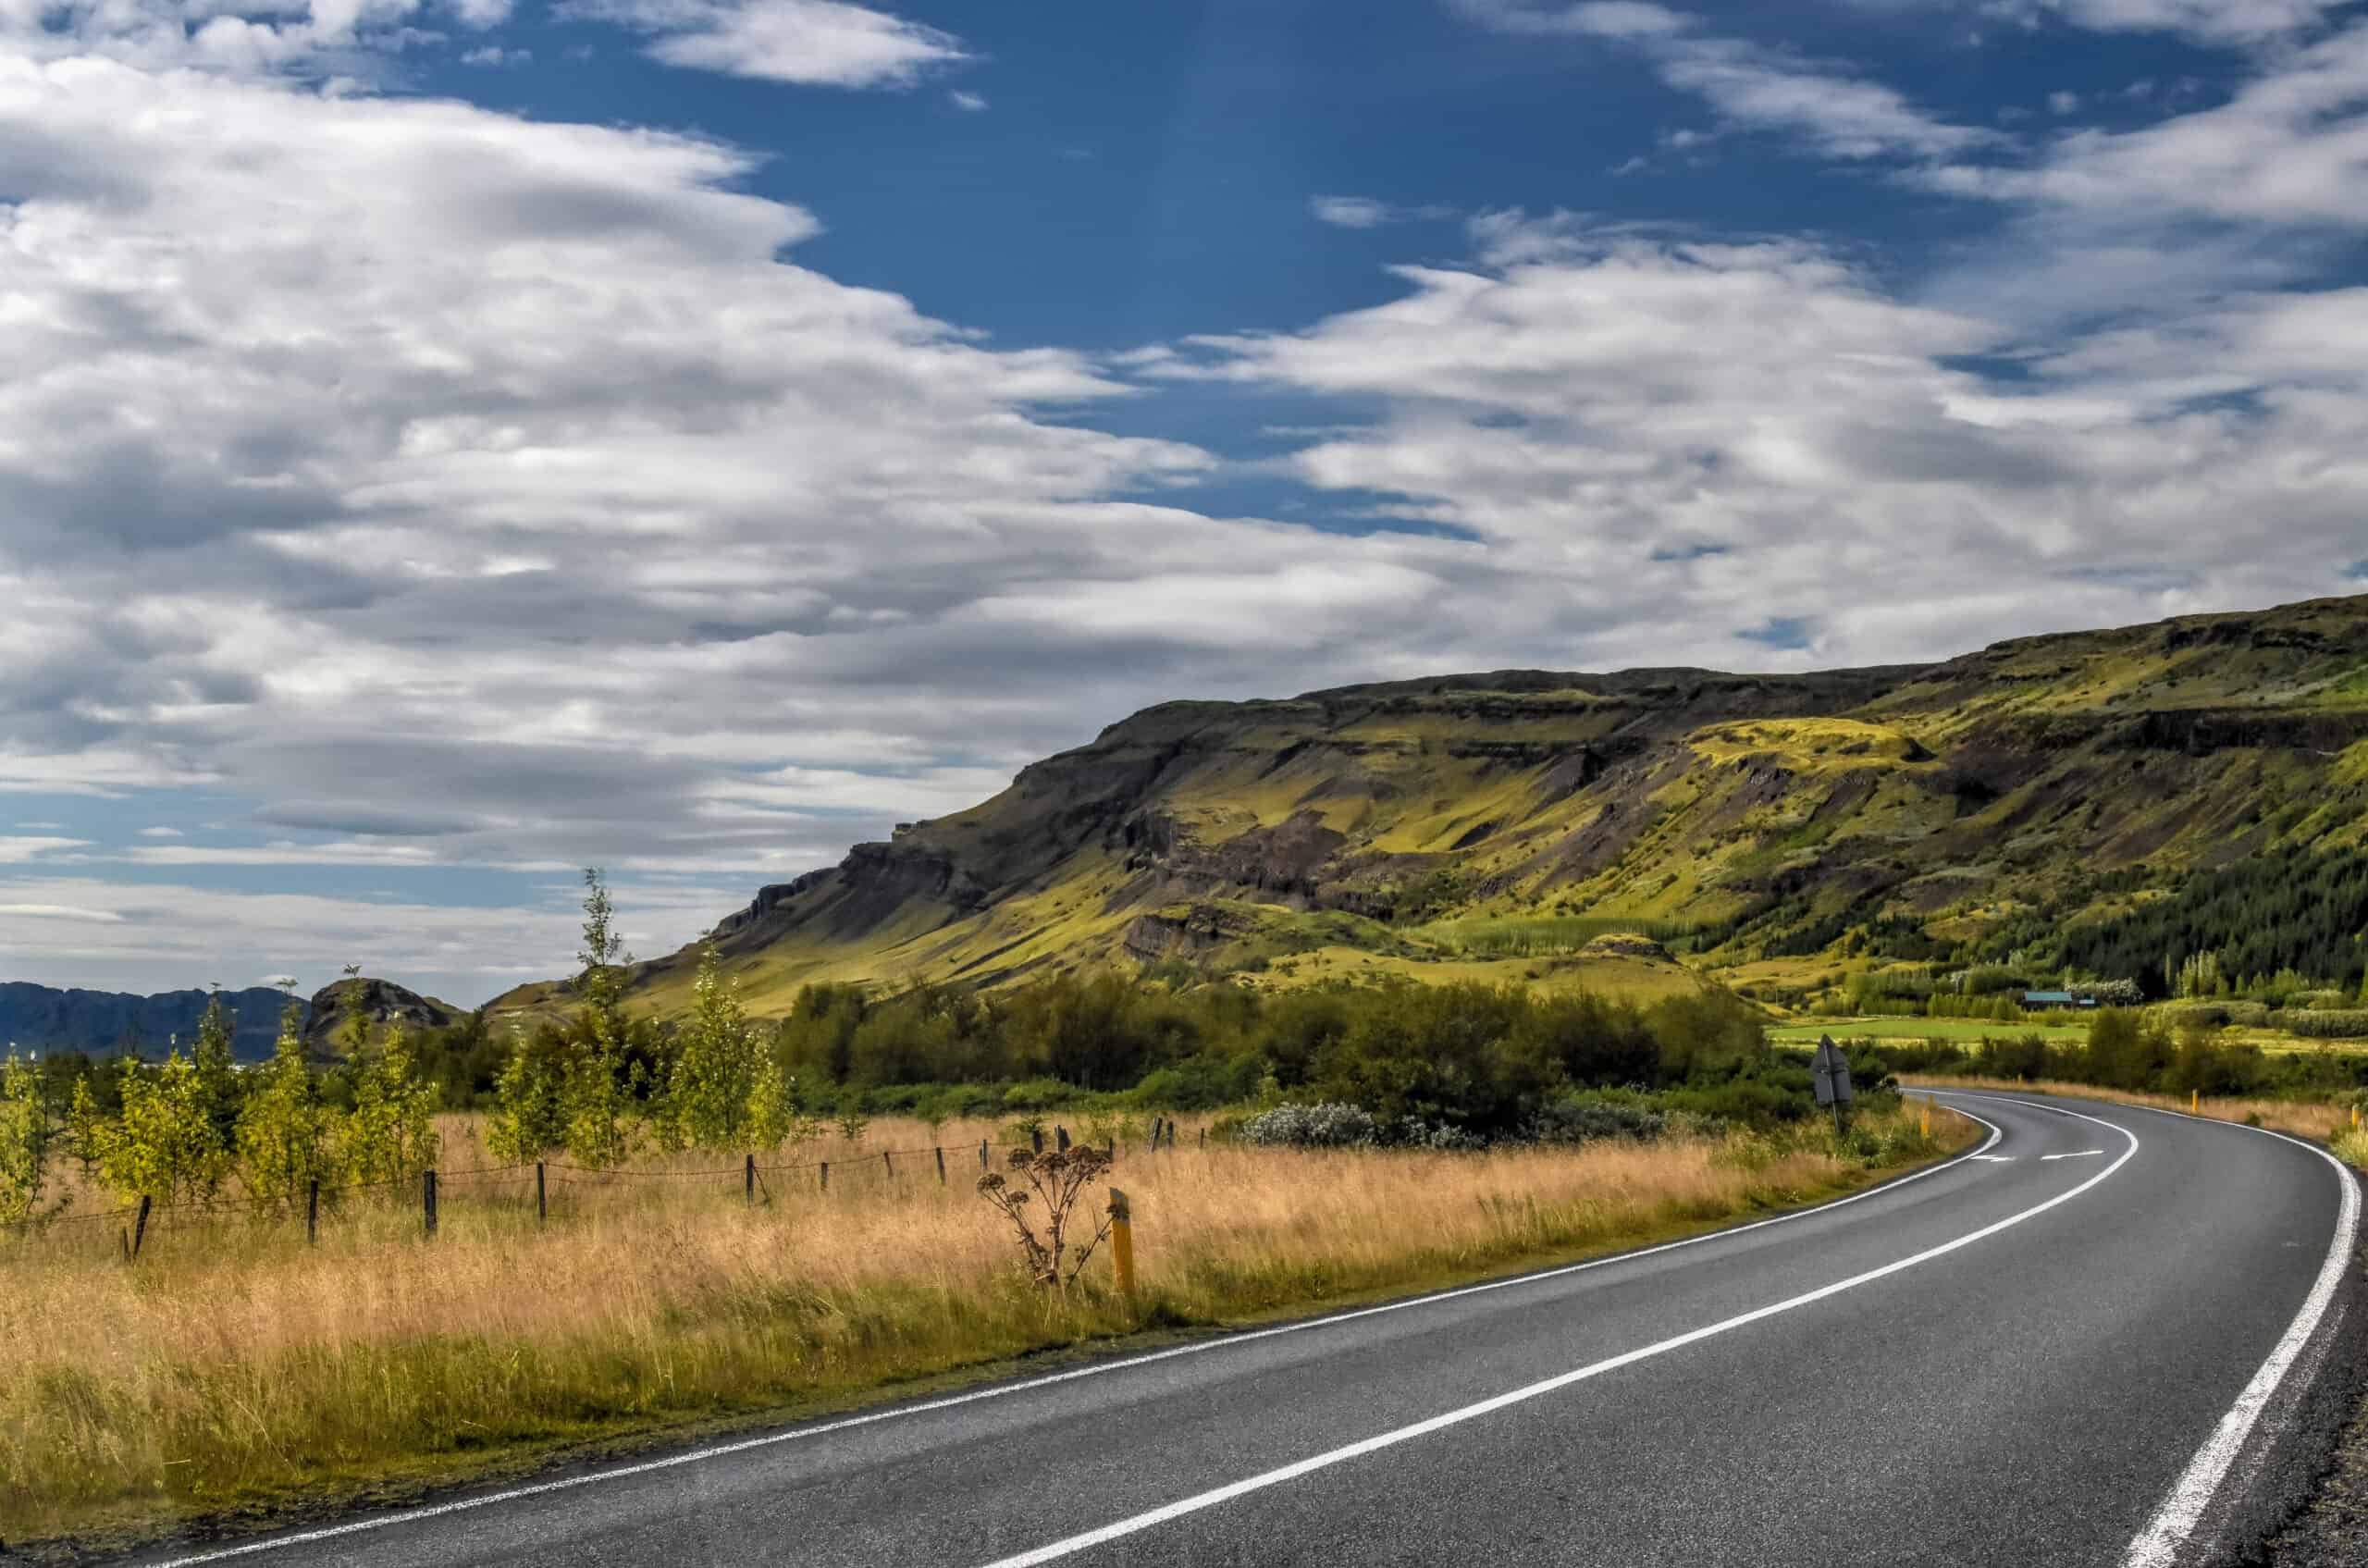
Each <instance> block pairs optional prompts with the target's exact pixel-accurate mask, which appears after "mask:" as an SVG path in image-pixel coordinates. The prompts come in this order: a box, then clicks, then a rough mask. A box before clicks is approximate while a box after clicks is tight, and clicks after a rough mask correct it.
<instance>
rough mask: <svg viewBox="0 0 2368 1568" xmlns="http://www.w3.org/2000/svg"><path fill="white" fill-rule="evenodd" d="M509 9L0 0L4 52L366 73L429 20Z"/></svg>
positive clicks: (343, 1)
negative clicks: (8, 0)
mask: <svg viewBox="0 0 2368 1568" xmlns="http://www.w3.org/2000/svg"><path fill="white" fill-rule="evenodd" d="M509 15H510V0H309V3H307V0H64V3H63V4H44V3H41V0H17V3H15V4H0V51H5V52H6V53H7V54H10V55H16V56H23V57H28V58H34V59H65V58H71V57H74V56H83V55H99V56H105V57H108V58H111V59H116V60H121V61H124V62H126V63H129V64H132V65H137V66H141V67H143V68H151V69H168V68H183V67H185V68H197V69H203V70H214V71H227V72H236V73H247V74H255V73H269V72H277V71H300V72H304V73H307V74H313V75H319V76H327V75H330V74H334V73H346V74H350V75H362V76H368V75H371V74H374V73H375V71H376V62H375V61H374V60H373V59H372V58H371V57H370V56H371V54H372V52H374V51H380V50H400V49H401V48H403V47H405V46H406V45H407V44H409V43H412V42H413V41H415V40H416V39H418V38H420V37H425V36H432V34H429V33H425V32H423V31H422V30H421V28H420V26H419V24H420V23H422V22H424V21H425V22H435V23H450V24H452V25H456V26H459V27H461V28H462V29H464V30H466V31H473V32H474V31H485V30H487V29H488V28H492V27H497V26H499V25H500V23H501V22H503V21H504V20H506V19H508V17H509ZM496 52H497V53H499V51H496Z"/></svg>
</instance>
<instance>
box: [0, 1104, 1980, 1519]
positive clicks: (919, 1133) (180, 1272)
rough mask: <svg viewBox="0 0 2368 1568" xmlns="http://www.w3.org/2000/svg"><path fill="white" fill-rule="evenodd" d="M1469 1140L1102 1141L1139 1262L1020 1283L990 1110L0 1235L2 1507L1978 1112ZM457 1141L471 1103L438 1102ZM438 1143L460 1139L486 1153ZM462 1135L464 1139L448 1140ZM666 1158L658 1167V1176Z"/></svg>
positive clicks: (1090, 1310) (478, 1463)
mask: <svg viewBox="0 0 2368 1568" xmlns="http://www.w3.org/2000/svg"><path fill="white" fill-rule="evenodd" d="M1916 1117H1917V1112H1916V1110H1915V1109H1914V1108H1906V1107H1903V1108H1898V1109H1893V1110H1890V1111H1886V1112H1881V1113H1875V1114H1870V1115H1868V1116H1865V1117H1861V1120H1860V1125H1859V1127H1858V1128H1857V1129H1856V1130H1854V1136H1853V1139H1852V1141H1851V1142H1850V1144H1849V1145H1847V1146H1837V1144H1836V1142H1835V1141H1834V1140H1833V1139H1832V1138H1831V1137H1830V1136H1828V1135H1825V1134H1822V1133H1819V1132H1816V1131H1814V1130H1808V1129H1804V1130H1801V1131H1799V1132H1797V1133H1794V1134H1791V1135H1784V1136H1772V1137H1770V1136H1750V1135H1735V1136H1730V1137H1726V1138H1721V1139H1714V1140H1698V1141H1673V1142H1662V1143H1655V1144H1633V1143H1617V1144H1613V1143H1596V1144H1589V1145H1585V1146H1583V1147H1577V1148H1553V1149H1526V1150H1517V1151H1504V1152H1499V1153H1491V1154H1478V1155H1474V1154H1429V1153H1375V1152H1370V1151H1337V1152H1294V1151H1280V1150H1252V1149H1237V1148H1227V1147H1212V1148H1210V1149H1207V1150H1201V1149H1197V1148H1193V1147H1191V1146H1190V1134H1187V1140H1188V1142H1187V1146H1185V1147H1183V1148H1179V1149H1177V1150H1174V1151H1163V1152H1162V1153H1160V1154H1157V1155H1155V1156H1154V1155H1150V1154H1144V1153H1142V1152H1141V1151H1137V1152H1135V1153H1133V1154H1129V1155H1127V1156H1126V1157H1125V1158H1124V1159H1123V1160H1122V1162H1121V1164H1120V1166H1119V1167H1118V1172H1117V1176H1116V1179H1117V1180H1118V1181H1119V1182H1121V1183H1122V1184H1123V1185H1124V1186H1125V1187H1126V1189H1127V1191H1128V1193H1129V1197H1130V1199H1131V1200H1132V1203H1133V1207H1134V1213H1135V1216H1136V1237H1137V1250H1138V1254H1139V1257H1140V1259H1141V1270H1142V1287H1143V1288H1142V1290H1141V1292H1140V1294H1139V1296H1138V1298H1137V1299H1136V1300H1135V1301H1134V1302H1132V1303H1129V1302H1127V1301H1124V1300H1122V1299H1120V1298H1119V1297H1118V1296H1117V1295H1116V1293H1115V1292H1114V1291H1113V1290H1110V1289H1109V1288H1108V1287H1107V1283H1106V1276H1104V1274H1103V1273H1102V1270H1101V1267H1100V1266H1099V1264H1098V1263H1097V1266H1096V1267H1095V1269H1094V1271H1093V1272H1092V1274H1091V1275H1089V1277H1088V1278H1087V1280H1086V1281H1085V1282H1084V1283H1083V1284H1081V1285H1080V1287H1079V1288H1078V1289H1077V1290H1073V1291H1071V1292H1070V1293H1068V1294H1067V1295H1066V1296H1061V1295H1055V1294H1048V1293H1046V1292H1044V1291H1042V1290H1038V1289H1036V1288H1034V1287H1032V1286H1030V1285H1029V1284H1028V1283H1026V1282H1025V1280H1024V1279H1023V1278H1021V1277H1020V1275H1019V1274H1018V1270H1017V1268H1016V1267H1015V1266H1014V1260H1013V1255H1012V1253H1011V1250H1010V1247H1009V1243H1008V1241H1007V1239H1006V1238H1005V1236H1004V1235H1003V1234H1001V1233H999V1232H998V1230H997V1228H996V1225H995V1223H994V1220H995V1216H993V1214H992V1212H991V1211H990V1210H989V1209H988V1208H987V1206H986V1205H985V1204H982V1203H981V1202H980V1201H979V1199H978V1198H977V1196H976V1195H975V1194H974V1193H973V1192H972V1191H970V1186H971V1182H972V1181H973V1180H974V1179H975V1176H976V1166H977V1159H976V1154H975V1152H974V1151H975V1149H976V1146H977V1142H978V1139H979V1138H980V1137H981V1135H982V1130H981V1129H980V1128H977V1127H959V1126H957V1127H949V1128H946V1129H944V1130H942V1131H939V1132H937V1133H936V1135H935V1136H934V1137H932V1136H931V1130H926V1129H923V1128H921V1127H920V1126H919V1124H914V1125H913V1126H910V1127H899V1126H895V1125H892V1124H885V1123H882V1124H875V1126H874V1128H873V1129H872V1130H871V1132H870V1136H869V1138H868V1139H867V1142H868V1144H869V1145H870V1146H871V1147H873V1148H878V1147H883V1146H885V1147H906V1146H910V1145H912V1144H915V1143H918V1144H920V1145H927V1144H930V1143H932V1142H942V1143H944V1144H945V1145H946V1146H947V1147H948V1148H949V1149H959V1148H961V1147H963V1145H964V1144H965V1143H967V1144H968V1149H969V1150H970V1151H973V1152H971V1153H969V1154H968V1157H967V1160H966V1159H964V1158H963V1156H960V1155H957V1156H956V1163H955V1165H954V1167H953V1168H952V1169H951V1171H950V1172H949V1174H950V1177H951V1179H950V1180H949V1181H948V1183H947V1184H946V1185H944V1186H941V1185H939V1183H938V1180H937V1177H936V1172H935V1169H934V1167H933V1162H931V1161H927V1160H907V1161H904V1162H901V1163H900V1164H899V1166H898V1167H897V1169H896V1170H895V1172H894V1174H893V1175H892V1174H889V1173H888V1172H886V1171H885V1170H884V1169H879V1168H876V1167H881V1165H882V1162H880V1161H879V1159H878V1157H877V1155H876V1154H874V1155H871V1156H870V1157H869V1159H868V1160H865V1159H864V1158H863V1156H862V1155H861V1154H860V1152H859V1151H856V1150H845V1151H842V1152H841V1153H839V1154H835V1155H831V1151H828V1150H823V1151H815V1152H819V1153H821V1154H826V1155H831V1157H833V1158H834V1159H836V1160H837V1161H838V1164H837V1166H836V1172H835V1174H834V1179H833V1184H832V1188H831V1190H830V1191H829V1192H828V1193H827V1195H826V1194H824V1193H823V1192H822V1191H820V1190H819V1186H813V1187H809V1186H806V1185H803V1184H802V1183H801V1184H800V1185H798V1186H796V1189H795V1190H787V1189H786V1184H783V1190H779V1191H775V1192H774V1194H773V1198H774V1201H773V1202H772V1203H771V1204H769V1205H759V1206H757V1207H753V1208H752V1207H749V1206H746V1205H745V1204H742V1203H741V1202H740V1199H739V1176H738V1173H737V1172H736V1171H735V1172H732V1173H730V1174H729V1176H728V1178H723V1177H715V1178H709V1177H697V1176H691V1175H688V1174H686V1173H688V1172H691V1171H695V1170H698V1169H701V1168H703V1167H713V1165H714V1163H715V1162H714V1161H713V1159H712V1156H709V1157H708V1158H706V1159H705V1160H701V1159H700V1158H699V1157H697V1156H691V1157H688V1158H686V1159H685V1160H681V1161H673V1162H651V1163H648V1164H647V1165H645V1166H643V1167H640V1174H641V1175H642V1176H643V1177H644V1178H645V1179H640V1180H621V1181H616V1182H612V1183H606V1184H597V1185H596V1184H584V1185H577V1186H571V1187H567V1188H563V1189H561V1190H559V1191H558V1192H557V1193H556V1194H555V1197H554V1202H553V1212H552V1217H551V1221H550V1224H549V1226H548V1227H544V1228H538V1227H537V1226H536V1223H535V1218H534V1210H533V1202H532V1196H531V1183H528V1184H525V1185H524V1186H523V1187H522V1185H521V1184H520V1183H519V1182H518V1181H517V1180H516V1179H514V1178H512V1179H507V1180H506V1181H505V1182H502V1183H494V1182H490V1181H480V1182H477V1183H475V1184H474V1185H473V1184H471V1183H468V1182H463V1181H458V1180H456V1181H454V1182H453V1183H451V1185H450V1187H449V1189H448V1190H447V1191H446V1192H445V1193H444V1194H443V1196H442V1202H441V1205H440V1206H441V1214H440V1216H439V1217H440V1228H439V1233H438V1236H437V1238H436V1239H435V1240H434V1241H424V1240H423V1239H422V1238H421V1237H420V1234H419V1230H420V1225H419V1219H418V1216H417V1215H416V1214H415V1213H414V1212H413V1210H412V1209H411V1208H410V1207H409V1206H408V1205H407V1204H406V1205H402V1206H391V1205H390V1206H387V1207H380V1208H357V1209H352V1210H350V1211H347V1212H344V1213H340V1214H337V1215H333V1216H327V1219H326V1220H325V1222H324V1225H323V1228H322V1235H321V1241H320V1242H319V1244H318V1245H316V1246H307V1245H306V1244H305V1243H304V1241H303V1239H302V1227H301V1225H289V1224H286V1223H278V1224H272V1225H262V1224H256V1223H253V1222H247V1221H238V1222H227V1221H219V1220H217V1221H213V1222H203V1223H196V1224H190V1225H164V1226H160V1227H159V1228H157V1229H155V1230H154V1231H153V1232H152V1233H151V1235H150V1237H149V1241H148V1245H147V1248H146V1250H145V1251H144V1252H143V1254H142V1258H141V1260H140V1261H139V1263H138V1264H137V1265H136V1266H127V1265H126V1264H125V1263H124V1262H123V1261H122V1259H121V1257H120V1255H119V1253H118V1251H117V1241H116V1239H115V1238H114V1236H113V1235H112V1233H111V1232H110V1233H107V1234H104V1235H102V1234H97V1233H96V1232H98V1231H102V1230H105V1229H106V1228H105V1227H87V1226H86V1227H77V1228H71V1229H56V1230H52V1231H50V1232H48V1233H46V1234H39V1235H34V1236H31V1237H28V1238H26V1239H23V1240H20V1241H16V1242H13V1243H10V1244H7V1245H5V1246H0V1342H5V1343H6V1344H8V1345H9V1346H11V1347H12V1351H11V1356H12V1361H13V1364H12V1365H11V1367H10V1369H9V1373H10V1375H9V1377H7V1378H6V1379H5V1380H0V1538H5V1539H6V1540H7V1541H9V1542H11V1543H12V1544H17V1543H21V1542H23V1541H24V1540H26V1539H27V1538H32V1539H43V1538H52V1539H54V1538H56V1537H68V1536H75V1537H84V1538H86V1539H87V1538H102V1537H103V1538H110V1539H115V1540H121V1539H125V1538H128V1537H138V1536H142V1535H153V1534H156V1533H161V1532H163V1531H166V1530H168V1529H172V1528H176V1527H179V1526H181V1525H186V1524H188V1523H190V1522H191V1521H198V1520H209V1521H215V1522H220V1521H223V1520H226V1519H235V1518H237V1517H240V1516H242V1515H243V1516H246V1517H250V1518H253V1517H258V1516H265V1515H269V1514H273V1513H277V1512H284V1511H286V1510H288V1509H290V1508H293V1507H301V1506H312V1507H319V1506H321V1505H323V1504H325V1503H329V1502H333V1501H336V1500H352V1499H356V1498H361V1497H364V1496H379V1497H384V1496H387V1495H389V1492H390V1489H391V1491H392V1492H394V1493H400V1492H401V1491H402V1490H404V1489H406V1488H409V1489H416V1488H422V1487H425V1486H428V1485H432V1484H436V1483H439V1482H446V1481H451V1480H456V1479H462V1478H467V1477H471V1476H475V1475H484V1474H487V1473H489V1472H493V1471H498V1470H500V1469H503V1468H514V1467H516V1466H518V1465H519V1464H521V1463H524V1462H529V1461H532V1460H534V1459H536V1458H538V1457H548V1456H549V1455H550V1454H552V1453H554V1452H556V1451H566V1450H571V1449H575V1450H580V1449H582V1448H584V1447H585V1446H586V1445H595V1444H598V1443H601V1442H603V1441H612V1440H614V1439H617V1438H620V1437H621V1436H623V1435H624V1434H630V1433H640V1434H645V1435H646V1434H648V1433H651V1432H678V1431H681V1430H683V1429H685V1428H686V1427H695V1426H712V1425H714V1424H717V1423H728V1422H732V1421H734V1420H739V1421H747V1420H753V1419H756V1418H759V1417H766V1418H775V1417H779V1416H782V1415H784V1414H801V1413H805V1412H808V1411H813V1410H818V1409H821V1408H827V1407H831V1406H833V1405H844V1404H845V1403H847V1402H851V1401H856V1400H857V1399H860V1398H863V1397H867V1396H870V1397H878V1396H880V1395H881V1394H882V1392H883V1391H890V1392H894V1393H905V1392H909V1391H912V1389H914V1387H915V1386H916V1385H917V1384H919V1383H922V1382H925V1381H927V1380H930V1379H939V1378H944V1377H947V1376H948V1375H958V1374H961V1373H963V1372H965V1371H966V1369H967V1370H968V1371H969V1372H971V1373H973V1374H975V1373H977V1372H979V1371H980V1370H981V1369H992V1368H994V1367H997V1366H999V1365H1002V1364H1008V1363H1009V1362H1010V1361H1011V1360H1013V1359H1014V1358H1018V1357H1020V1356H1025V1355H1031V1354H1037V1353H1041V1352H1052V1351H1058V1350H1062V1349H1067V1348H1075V1347H1079V1346H1090V1345H1094V1344H1102V1343H1108V1342H1112V1341H1115V1340H1118V1339H1120V1338H1122V1337H1125V1336H1129V1335H1136V1334H1141V1333H1145V1332H1155V1331H1160V1330H1170V1331H1172V1330H1178V1329H1183V1328H1190V1327H1203V1326H1215V1325H1225V1324H1233V1323H1240V1322H1242V1321H1244V1320H1247V1319H1252V1318H1256V1317H1258V1316H1261V1315H1279V1314H1285V1313H1292V1312H1300V1311H1305V1310H1308V1309H1311V1308H1316V1307H1322V1306H1326V1305H1334V1304H1339V1303H1346V1302H1350V1301H1354V1300H1358V1299H1365V1298H1372V1297H1375V1296H1380V1295H1388V1294H1400V1293H1404V1292H1408V1291H1412V1290H1421V1289H1425V1288H1428V1287H1432V1286H1437V1285H1442V1284H1447V1283H1451V1282H1457V1281H1462V1280H1467V1279H1471V1278H1480V1277H1485V1276H1486V1275H1490V1274H1495V1273H1502V1272H1506V1271H1508V1270H1511V1269H1515V1268H1518V1267H1522V1266H1530V1265H1535V1264H1537V1263H1541V1262H1544V1261H1548V1260H1552V1259H1559V1258H1564V1257H1570V1256H1573V1255H1583V1254H1585V1253H1599V1252H1604V1251H1610V1250H1614V1249H1617V1248H1620V1247H1623V1246H1628V1245H1632V1244H1634V1243H1636V1242H1639V1241H1650V1240H1656V1239H1659V1238H1663V1237H1667V1236H1671V1235H1675V1234H1681V1233H1684V1232H1688V1231H1694V1230H1700V1229H1705V1228H1711V1227H1713V1226H1716V1225H1719V1224H1721V1223H1725V1222H1728V1221H1732V1220H1734V1219H1737V1218H1741V1217H1744V1216H1749V1215H1752V1214H1755V1213H1759V1212H1764V1211H1767V1210H1770V1209H1774V1208H1781V1207H1784V1206H1789V1205H1793V1204H1803V1203H1808V1202H1813V1201H1816V1200H1818V1199H1820V1198H1825V1197H1830V1196H1832V1195H1835V1194H1837V1193H1839V1192H1842V1191H1847V1190H1850V1189H1852V1188H1855V1187H1858V1186H1863V1185H1865V1184H1866V1183H1867V1182H1869V1181H1871V1180H1873V1179H1877V1178H1878V1177H1879V1176H1880V1175H1881V1174H1884V1173H1886V1172H1889V1171H1892V1170H1895V1169H1898V1168H1902V1167H1906V1166H1908V1165H1912V1164H1915V1163H1918V1162H1919V1161H1922V1160H1925V1159H1928V1158H1930V1157H1931V1156H1933V1155H1935V1154H1939V1153H1942V1152H1943V1150H1944V1149H1946V1148H1953V1147H1959V1146H1962V1145H1963V1144H1964V1143H1965V1142H1969V1141H1970V1139H1971V1137H1972V1134H1973V1131H1974V1129H1973V1127H1972V1124H1971V1123H1969V1122H1966V1121H1964V1120H1962V1119H1961V1118H1956V1117H1950V1116H1947V1115H1945V1114H1943V1116H1942V1117H1939V1118H1937V1119H1936V1122H1935V1125H1934V1128H1933V1131H1932V1134H1931V1135H1930V1136H1929V1137H1928V1136H1925V1135H1923V1134H1922V1133H1921V1132H1920V1131H1919V1130H1918V1126H1917V1121H1916ZM455 1134H456V1140H457V1141H462V1142H464V1141H465V1134H466V1129H465V1128H459V1129H456V1130H455ZM467 1153H468V1152H467V1151H466V1150H448V1153H447V1155H446V1163H447V1164H448V1165H449V1166H451V1167H454V1168H455V1169H459V1168H461V1167H463V1166H464V1165H471V1164H475V1163H477V1162H476V1161H475V1160H474V1159H471V1158H468V1157H466V1156H467ZM456 1154H458V1155H459V1156H461V1157H456ZM676 1178H679V1179H676Z"/></svg>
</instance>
